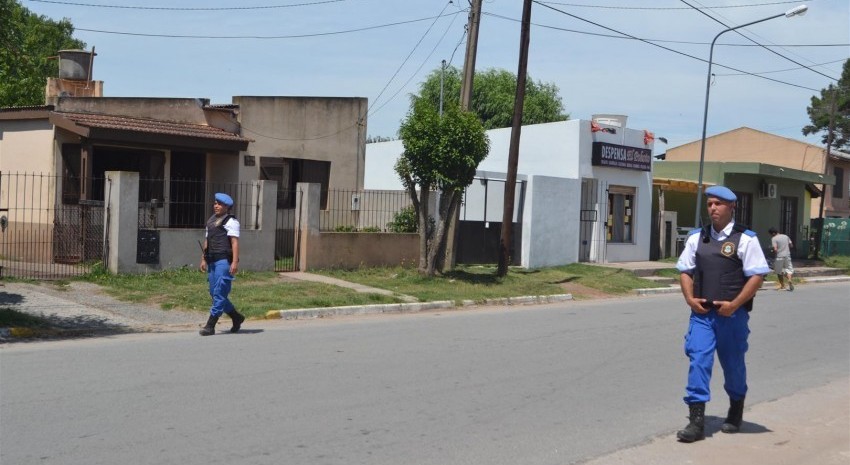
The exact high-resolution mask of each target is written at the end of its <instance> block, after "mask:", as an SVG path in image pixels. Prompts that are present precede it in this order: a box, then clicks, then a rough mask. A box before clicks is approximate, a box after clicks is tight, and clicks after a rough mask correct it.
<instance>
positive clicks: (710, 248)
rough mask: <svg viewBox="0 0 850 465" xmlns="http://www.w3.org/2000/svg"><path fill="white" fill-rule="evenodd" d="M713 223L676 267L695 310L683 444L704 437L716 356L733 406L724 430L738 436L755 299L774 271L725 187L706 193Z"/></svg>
mask: <svg viewBox="0 0 850 465" xmlns="http://www.w3.org/2000/svg"><path fill="white" fill-rule="evenodd" d="M705 195H706V207H707V209H708V214H709V216H710V217H711V224H710V225H706V226H704V227H703V228H700V229H696V230H694V231H691V234H690V236H689V237H688V240H687V242H685V250H684V251H682V255H681V256H680V257H679V261H678V263H677V264H676V268H677V269H678V270H679V271H680V272H681V280H680V284H681V287H682V294H683V295H684V296H685V302H686V303H687V304H688V306H689V307H690V308H691V317H690V323H689V325H688V333H687V335H686V336H685V354H687V356H688V358H689V359H690V369H689V370H688V385H687V388H686V390H685V392H686V395H685V397H684V400H685V403H686V404H688V407H689V410H690V423H689V424H688V425H687V426H686V427H685V428H684V429H682V430H680V431H679V432H678V433H677V437H678V438H679V440H681V441H682V442H694V441H698V440H700V439H703V438H705V431H704V430H705V403H706V402H708V401H709V400H711V393H710V383H711V369H712V367H713V366H714V352H715V350H716V351H717V357H718V359H719V360H720V366H721V367H722V368H723V377H724V379H725V383H724V385H723V387H724V389H725V390H726V394H728V395H729V400H730V407H729V412H728V414H727V416H726V420H725V421H724V422H723V426H722V427H721V431H723V432H724V433H737V432H738V430H739V429H740V427H741V422H742V420H743V414H744V396H746V394H747V367H746V364H745V362H744V355H745V353H746V352H747V348H748V344H747V337H748V336H749V334H750V329H749V327H748V324H747V323H748V321H749V318H750V315H749V311H750V310H752V308H753V297H754V296H755V295H756V291H757V290H758V289H759V288H760V287H761V285H762V282H763V280H764V275H765V274H767V273H769V272H770V268H769V267H768V265H767V261H766V260H765V258H764V252H763V251H762V248H761V246H760V244H759V241H758V238H756V233H754V232H753V231H750V230H748V229H746V227H745V226H742V225H738V224H735V221H734V220H733V213H734V208H735V202H736V201H737V200H738V198H737V196H735V193H734V192H732V191H731V190H729V189H728V188H726V187H723V186H712V187H709V188H708V189H706V190H705Z"/></svg>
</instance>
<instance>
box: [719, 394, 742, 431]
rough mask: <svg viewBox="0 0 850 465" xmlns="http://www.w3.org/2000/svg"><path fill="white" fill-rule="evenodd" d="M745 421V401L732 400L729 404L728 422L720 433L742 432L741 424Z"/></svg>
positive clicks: (725, 422) (724, 423)
mask: <svg viewBox="0 0 850 465" xmlns="http://www.w3.org/2000/svg"><path fill="white" fill-rule="evenodd" d="M743 421H744V399H741V400H731V399H730V404H729V413H728V414H727V415H726V420H725V421H724V422H723V426H721V427H720V431H723V432H724V433H737V432H738V431H740V430H741V423H742V422H743Z"/></svg>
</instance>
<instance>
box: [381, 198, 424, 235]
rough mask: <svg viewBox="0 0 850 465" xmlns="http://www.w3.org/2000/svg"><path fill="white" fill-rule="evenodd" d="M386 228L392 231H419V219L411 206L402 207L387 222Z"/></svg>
mask: <svg viewBox="0 0 850 465" xmlns="http://www.w3.org/2000/svg"><path fill="white" fill-rule="evenodd" d="M387 229H389V230H390V232H394V233H415V232H418V231H419V220H418V219H417V218H416V212H415V211H414V210H413V206H412V205H411V206H409V207H404V208H402V209H401V210H399V211H398V212H396V214H395V215H393V220H392V221H390V222H389V223H387Z"/></svg>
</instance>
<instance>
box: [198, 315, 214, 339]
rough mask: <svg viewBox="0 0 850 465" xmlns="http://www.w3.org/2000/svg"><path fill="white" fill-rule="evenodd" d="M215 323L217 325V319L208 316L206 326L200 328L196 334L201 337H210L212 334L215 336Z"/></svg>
mask: <svg viewBox="0 0 850 465" xmlns="http://www.w3.org/2000/svg"><path fill="white" fill-rule="evenodd" d="M216 323H218V317H217V316H212V315H210V318H209V320H207V324H206V326H204V327H203V328H201V330H200V331H198V333H199V334H200V335H201V336H212V335H213V334H215V324H216Z"/></svg>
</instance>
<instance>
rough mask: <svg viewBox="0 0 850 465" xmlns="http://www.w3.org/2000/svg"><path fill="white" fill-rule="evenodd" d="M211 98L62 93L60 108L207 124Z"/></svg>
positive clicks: (62, 109) (69, 110)
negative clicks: (87, 95) (65, 95)
mask: <svg viewBox="0 0 850 465" xmlns="http://www.w3.org/2000/svg"><path fill="white" fill-rule="evenodd" d="M209 103H210V102H209V99H200V98H156V97H59V98H58V99H57V100H56V102H55V105H56V111H66V112H81V113H100V114H105V115H122V116H129V117H132V118H149V119H155V120H165V121H174V122H178V123H191V124H203V125H206V124H207V117H206V115H205V114H204V105H208V104H209Z"/></svg>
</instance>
